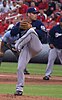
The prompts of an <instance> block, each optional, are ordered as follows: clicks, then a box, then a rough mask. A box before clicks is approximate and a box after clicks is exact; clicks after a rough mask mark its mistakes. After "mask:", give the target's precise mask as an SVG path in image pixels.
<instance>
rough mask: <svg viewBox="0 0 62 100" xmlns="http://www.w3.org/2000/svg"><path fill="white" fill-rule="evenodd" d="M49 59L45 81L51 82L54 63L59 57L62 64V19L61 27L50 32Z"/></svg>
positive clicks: (58, 26) (61, 21)
mask: <svg viewBox="0 0 62 100" xmlns="http://www.w3.org/2000/svg"><path fill="white" fill-rule="evenodd" d="M49 35H50V36H49V40H50V41H49V45H50V48H51V49H50V51H49V57H48V64H47V68H46V73H45V77H43V79H44V80H49V77H50V75H51V73H52V71H53V65H54V62H55V60H56V58H57V56H58V58H59V60H60V62H61V64H62V18H61V19H60V22H59V25H56V26H54V27H53V28H52V29H51V30H50V32H49Z"/></svg>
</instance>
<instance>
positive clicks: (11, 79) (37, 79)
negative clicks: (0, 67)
mask: <svg viewBox="0 0 62 100" xmlns="http://www.w3.org/2000/svg"><path fill="white" fill-rule="evenodd" d="M16 82H17V76H16V74H0V84H1V83H2V84H11V83H12V84H16ZM25 84H37V85H39V84H45V80H43V76H41V75H26V76H25ZM47 84H62V77H51V78H50V80H49V81H46V85H47ZM0 100H62V99H59V98H52V97H44V96H26V95H24V94H23V96H14V95H13V94H3V95H2V94H0Z"/></svg>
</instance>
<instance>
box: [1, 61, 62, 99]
mask: <svg viewBox="0 0 62 100" xmlns="http://www.w3.org/2000/svg"><path fill="white" fill-rule="evenodd" d="M27 68H28V71H29V72H30V74H37V75H44V74H45V69H46V64H30V63H29V64H28V66H27ZM16 72H17V63H9V62H8V63H7V62H6V63H5V62H3V63H2V65H1V66H0V73H7V74H8V73H16ZM52 75H54V76H62V66H61V65H54V67H53V73H52ZM15 88H16V84H0V94H7V93H9V94H13V93H14V92H15ZM29 91H30V92H29ZM24 95H32V96H33V95H34V96H50V97H57V98H62V85H59V84H58V85H46V83H45V85H40V86H39V85H25V87H24Z"/></svg>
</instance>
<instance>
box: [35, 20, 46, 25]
mask: <svg viewBox="0 0 62 100" xmlns="http://www.w3.org/2000/svg"><path fill="white" fill-rule="evenodd" d="M35 22H36V23H38V24H42V25H44V24H43V23H42V22H41V21H40V20H36V21H35Z"/></svg>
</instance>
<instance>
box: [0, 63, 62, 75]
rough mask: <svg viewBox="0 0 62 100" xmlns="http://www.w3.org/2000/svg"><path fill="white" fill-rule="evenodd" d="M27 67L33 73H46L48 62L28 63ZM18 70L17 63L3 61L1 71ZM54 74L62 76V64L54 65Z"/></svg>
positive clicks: (10, 71) (14, 71)
mask: <svg viewBox="0 0 62 100" xmlns="http://www.w3.org/2000/svg"><path fill="white" fill-rule="evenodd" d="M27 69H28V71H29V72H30V73H31V74H39V75H44V74H45V69H46V64H31V63H29V64H28V65H27ZM16 72H17V63H9V62H8V63H7V62H3V63H2V65H1V66H0V73H16ZM52 75H54V76H62V65H54V66H53V73H52Z"/></svg>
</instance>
